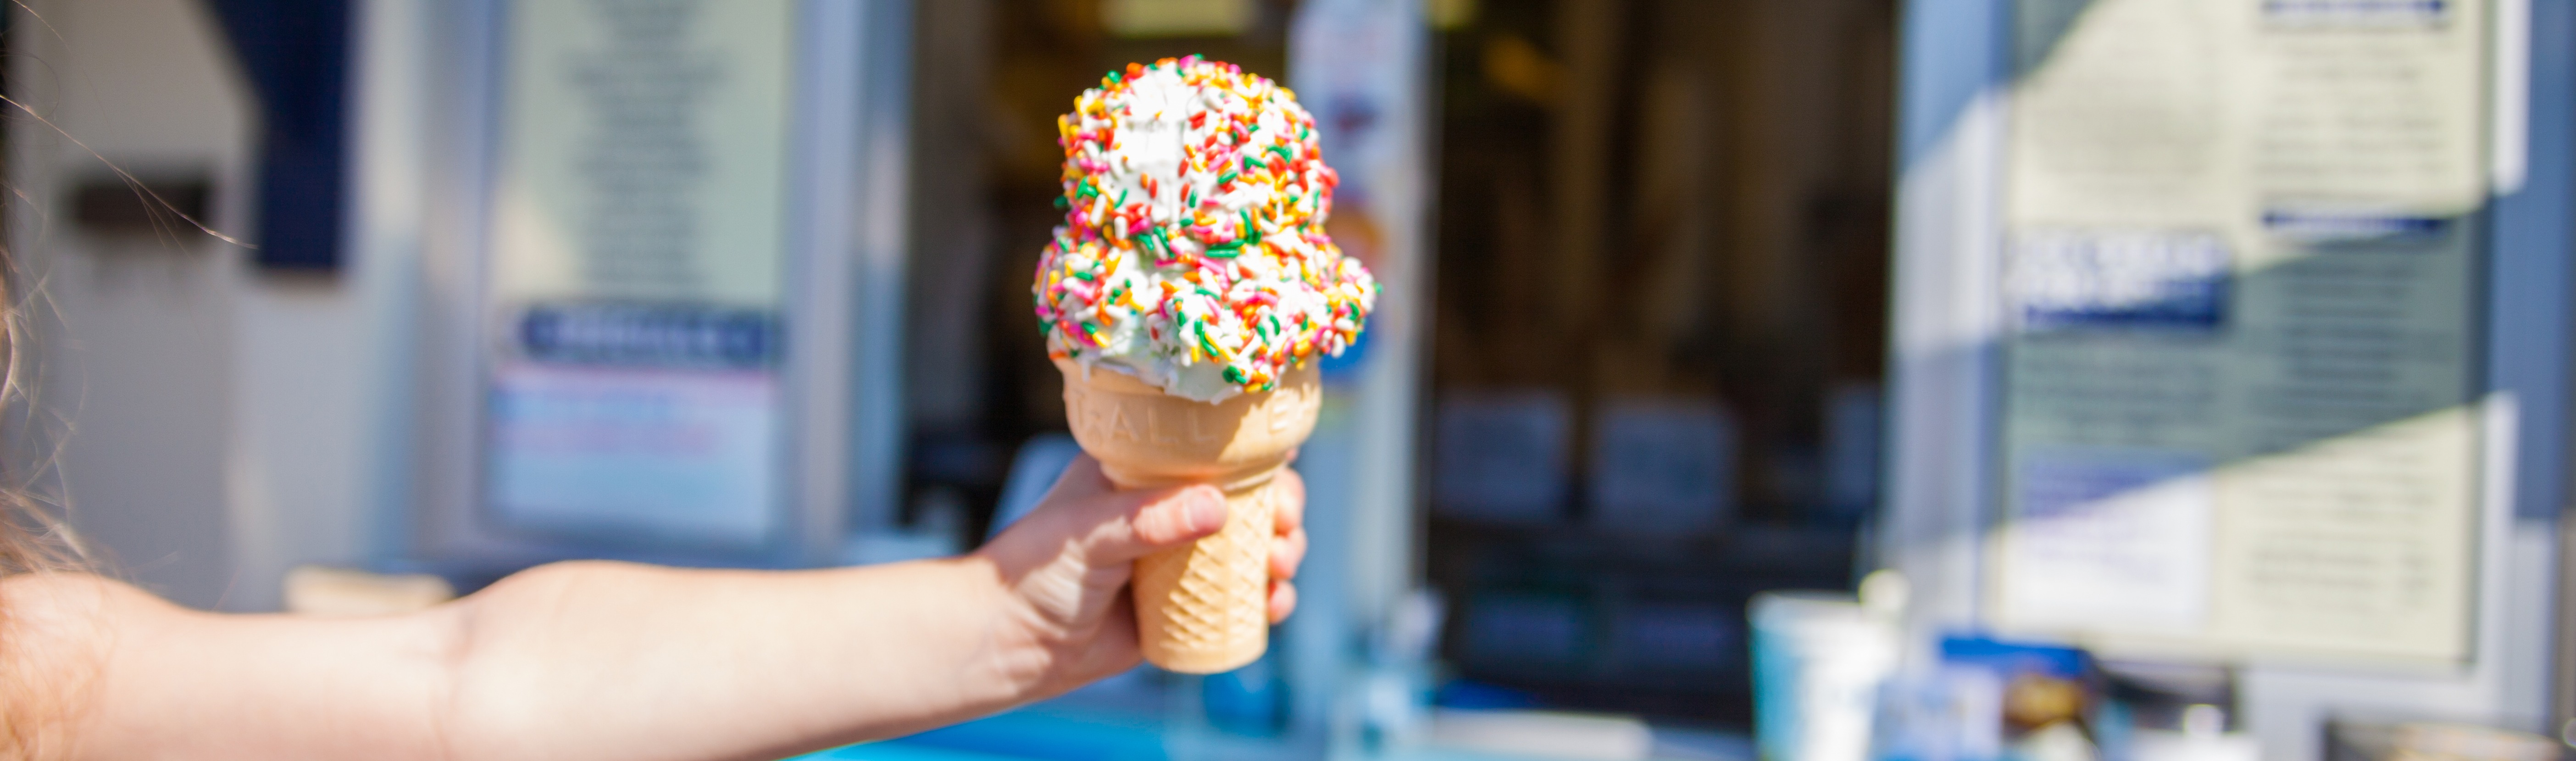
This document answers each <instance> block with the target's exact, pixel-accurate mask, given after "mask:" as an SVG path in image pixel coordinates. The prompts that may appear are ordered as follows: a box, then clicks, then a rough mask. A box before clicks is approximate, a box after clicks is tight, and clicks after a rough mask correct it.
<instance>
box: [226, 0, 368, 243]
mask: <svg viewBox="0 0 2576 761" xmlns="http://www.w3.org/2000/svg"><path fill="white" fill-rule="evenodd" d="M207 4H208V5H209V6H211V7H212V8H213V10H214V12H215V16H216V17H217V18H219V19H221V20H222V22H223V28H224V34H225V36H226V37H228V38H230V39H231V40H232V44H233V51H234V53H235V54H236V55H237V56H238V57H239V58H240V60H241V64H242V72H243V74H244V75H246V76H247V77H248V78H249V80H250V84H251V89H252V90H253V91H255V92H257V93H258V95H259V101H260V105H261V107H262V111H261V113H262V117H261V119H260V124H261V125H262V134H261V136H260V159H259V161H260V166H259V190H258V193H259V199H258V211H257V220H258V223H257V224H258V238H257V242H258V246H259V248H258V249H257V250H256V251H255V252H254V253H253V261H255V262H257V263H258V264H259V266H260V268H262V269H266V270H284V271H298V272H331V271H335V270H338V269H339V268H340V230H341V226H342V224H343V223H344V217H345V214H344V213H343V212H344V207H345V205H344V203H343V197H344V195H345V188H346V186H347V184H348V173H347V171H346V168H345V167H346V165H347V163H348V155H347V145H348V121H349V120H348V107H347V104H348V90H349V87H348V73H349V68H350V57H349V2H348V0H207Z"/></svg>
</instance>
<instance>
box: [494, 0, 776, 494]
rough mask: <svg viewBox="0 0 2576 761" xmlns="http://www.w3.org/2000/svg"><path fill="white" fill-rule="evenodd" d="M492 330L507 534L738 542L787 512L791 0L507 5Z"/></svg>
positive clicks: (497, 470) (585, 0)
mask: <svg viewBox="0 0 2576 761" xmlns="http://www.w3.org/2000/svg"><path fill="white" fill-rule="evenodd" d="M505 7H506V9H507V10H506V12H505V13H504V14H503V25H504V28H503V30H502V37H503V38H504V39H506V40H507V43H506V47H505V49H504V50H505V53H504V56H503V69H502V71H503V73H502V75H501V90H502V95H501V102H500V103H499V105H498V114H499V117H498V118H499V125H498V128H497V130H496V134H497V136H498V138H499V141H500V144H499V148H498V156H497V161H496V164H495V166H494V175H493V177H494V179H493V183H494V184H493V189H492V193H491V198H492V201H491V203H492V206H491V208H490V210H489V211H490V217H489V218H490V231H491V232H490V239H489V241H488V243H487V249H486V250H487V254H486V258H485V266H484V272H485V278H486V279H485V283H484V308H485V309H486V314H485V322H484V324H486V325H487V326H490V328H491V329H490V330H488V331H487V335H486V336H485V340H486V342H487V345H488V347H489V348H488V360H487V362H486V365H485V366H486V375H485V382H486V384H487V385H486V389H485V405H484V414H485V419H484V425H483V431H484V434H483V435H484V437H485V444H486V445H485V446H484V448H483V452H484V456H483V474H484V477H483V482H484V485H483V494H484V497H483V498H484V502H485V504H486V505H487V506H488V507H489V509H490V510H491V512H493V513H494V514H495V515H497V516H498V517H499V518H500V519H501V520H502V521H503V522H504V523H505V524H507V525H511V526H514V527H519V528H522V529H533V530H539V531H546V530H557V531H577V532H582V533H584V534H586V535H594V536H595V535H599V534H602V533H610V534H616V533H626V534H634V535H639V536H645V537H649V538H652V539H655V540H658V541H663V542H670V541H674V540H677V541H682V542H699V543H708V544H725V545H749V544H754V543H758V542H761V541H763V540H764V539H766V538H767V537H769V536H771V535H772V533H773V532H774V530H775V529H776V528H777V527H778V524H779V522H780V520H781V518H782V517H783V516H782V504H783V495H782V493H781V489H780V486H779V485H780V483H781V482H782V480H783V473H784V470H783V459H784V458H783V457H782V456H781V453H782V444H781V442H782V440H783V439H782V436H783V433H784V431H783V426H782V425H781V421H780V403H781V397H782V392H781V384H780V363H781V359H782V357H781V348H782V346H783V343H784V342H783V340H782V331H783V330H784V329H785V326H784V325H783V324H782V314H783V311H784V307H785V304H784V297H783V293H784V288H783V286H784V280H783V279H784V278H785V277H786V275H787V259H786V245H787V241H786V239H785V233H784V229H785V221H786V220H785V214H784V209H785V204H784V203H783V200H784V195H785V192H786V190H787V164H786V161H787V155H786V141H787V137H788V134H787V121H788V118H789V112H788V93H789V89H790V86H791V82H790V71H791V61H790V55H791V54H792V48H793V45H792V44H791V42H792V40H793V39H794V37H793V35H792V18H793V16H792V14H793V11H794V6H793V3H792V2H791V0H724V1H723V2H721V3H718V2H715V0H512V2H509V3H507V4H506V6H505Z"/></svg>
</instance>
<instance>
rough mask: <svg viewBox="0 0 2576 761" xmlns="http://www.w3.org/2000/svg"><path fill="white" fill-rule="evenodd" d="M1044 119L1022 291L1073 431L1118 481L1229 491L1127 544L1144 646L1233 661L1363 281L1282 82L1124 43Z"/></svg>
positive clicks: (1263, 631) (1308, 130) (1367, 289)
mask: <svg viewBox="0 0 2576 761" xmlns="http://www.w3.org/2000/svg"><path fill="white" fill-rule="evenodd" d="M1057 127H1058V130H1059V135H1060V139H1059V142H1060V143H1061V144H1062V145H1063V147H1064V155H1065V158H1064V197H1063V199H1062V201H1061V202H1060V203H1061V205H1062V206H1063V207H1064V208H1065V223H1064V225H1062V226H1060V227H1057V228H1056V230H1055V236H1054V240H1051V241H1049V242H1048V243H1047V246H1046V250H1045V252H1044V254H1043V255H1042V256H1041V257H1040V259H1039V262H1038V271H1037V280H1036V283H1035V284H1034V285H1033V286H1032V289H1031V290H1032V293H1033V295H1034V296H1035V298H1036V302H1037V317H1038V320H1039V323H1040V326H1041V327H1040V329H1041V330H1042V331H1044V332H1045V334H1046V338H1047V352H1048V354H1049V356H1051V357H1052V358H1054V360H1055V362H1056V365H1057V366H1058V367H1059V368H1060V369H1062V370H1063V371H1064V373H1065V406H1066V414H1067V416H1068V417H1069V418H1070V420H1069V422H1070V423H1071V425H1072V428H1073V432H1074V437H1075V439H1076V440H1078V441H1079V442H1081V444H1082V447H1083V449H1084V451H1086V452H1089V453H1090V454H1091V455H1092V456H1093V457H1095V458H1097V459H1099V460H1100V462H1101V469H1102V471H1103V472H1104V473H1106V474H1107V475H1108V476H1109V477H1110V479H1111V480H1112V481H1114V482H1116V483H1117V484H1118V485H1119V486H1120V487H1122V488H1151V487H1159V486H1168V485H1174V484H1185V483H1209V484H1215V485H1217V486H1219V487H1221V488H1223V489H1224V490H1225V492H1226V499H1227V504H1228V507H1229V508H1231V509H1230V512H1229V514H1228V519H1227V524H1226V527H1225V528H1224V529H1223V530H1222V531H1220V532H1219V533H1217V534H1216V535H1214V536H1210V537H1208V538H1206V539H1202V540H1200V541H1199V542H1197V543H1196V544H1194V545H1191V546H1187V547H1181V548H1176V549H1172V550H1167V551H1164V552H1162V553H1158V554H1156V555H1154V556H1150V557H1147V558H1145V559H1143V560H1140V561H1137V564H1136V569H1135V570H1136V573H1135V598H1136V610H1137V625H1138V634H1139V638H1140V641H1141V643H1142V644H1143V647H1144V650H1145V657H1146V659H1147V660H1149V661H1152V662H1153V663H1155V664H1156V665H1159V666H1162V667H1164V668H1168V669H1172V670H1175V671H1185V672H1194V673H1209V672H1215V671H1223V670H1227V669H1231V668H1235V667H1238V666H1241V665H1243V664H1245V663H1249V662H1250V661H1251V660H1253V659H1254V658H1257V657H1259V656H1260V654H1261V652H1262V650H1263V649H1265V648H1266V647H1267V639H1266V637H1267V623H1268V622H1267V608H1266V596H1267V594H1268V592H1267V587H1268V581H1269V580H1268V577H1267V573H1268V559H1269V547H1270V544H1269V542H1270V540H1271V534H1272V526H1273V523H1272V521H1273V517H1272V516H1274V515H1275V514H1276V511H1277V506H1278V501H1279V500H1280V499H1282V498H1283V497H1284V495H1283V494H1282V493H1281V490H1280V489H1278V488H1277V487H1276V486H1275V480H1274V478H1273V476H1275V475H1276V474H1277V473H1278V471H1279V469H1280V468H1282V467H1284V466H1285V465H1286V464H1287V459H1288V457H1289V456H1290V455H1291V454H1292V453H1293V452H1294V451H1295V450H1296V448H1297V446H1298V445H1299V444H1301V443H1303V442H1304V441H1305V439H1306V436H1307V435H1308V434H1309V433H1310V432H1311V431H1312V430H1313V428H1314V421H1315V413H1316V410H1317V408H1318V404H1319V402H1320V400H1321V396H1320V394H1321V390H1320V387H1319V385H1318V383H1317V380H1316V377H1317V370H1316V366H1317V364H1318V360H1319V358H1320V357H1323V356H1332V355H1339V354H1341V353H1342V351H1343V350H1345V349H1347V348H1349V347H1350V345H1351V344H1352V342H1354V341H1355V340H1357V339H1358V337H1359V333H1360V330H1361V328H1362V326H1363V325H1364V323H1365V322H1366V320H1367V318H1368V314H1369V310H1370V309H1372V308H1373V307H1374V306H1375V305H1376V301H1377V292H1378V287H1377V282H1376V281H1375V280H1374V279H1372V278H1371V277H1370V276H1369V273H1368V270H1367V269H1366V268H1364V267H1362V266H1361V265H1360V263H1359V262H1357V261H1355V260H1352V259H1350V258H1347V257H1344V256H1343V255H1342V253H1341V250H1340V249H1338V248H1336V247H1334V246H1333V242H1332V240H1331V239H1330V238H1328V237H1326V236H1325V234H1324V221H1325V218H1326V217H1327V216H1328V215H1329V214H1330V213H1331V211H1332V205H1333V188H1334V186H1335V185H1336V184H1337V183H1338V182H1339V177H1338V175H1336V174H1335V173H1334V172H1333V169H1332V168H1331V167H1328V166H1325V165H1324V161H1323V157H1322V154H1321V153H1320V152H1319V151H1318V149H1317V144H1316V135H1315V120H1314V117H1312V116H1310V115H1308V114H1307V113H1306V110H1305V109H1304V108H1302V107H1299V106H1298V105H1297V101H1296V97H1295V95H1294V94H1292V93H1290V92H1289V91H1288V90H1287V88H1283V87H1280V86H1278V85H1276V84H1274V83H1272V82H1271V81H1270V80H1268V79H1264V78H1262V77H1260V76H1257V75H1253V74H1249V73H1246V72H1244V71H1243V70H1241V69H1240V68H1237V67H1235V66H1233V65H1231V64H1225V63H1219V62H1215V61H1206V60H1201V59H1199V58H1198V57H1196V56H1192V57H1189V58H1179V59H1164V60H1161V61H1156V62H1154V63H1152V64H1129V65H1128V66H1127V68H1126V70H1124V71H1113V72H1110V73H1109V74H1108V75H1107V76H1105V77H1103V78H1102V80H1101V86H1100V87H1099V88H1097V89H1093V90H1087V91H1085V92H1083V94H1082V96H1081V97H1080V98H1078V99H1076V100H1075V102H1074V109H1073V112H1072V113H1069V114H1065V115H1064V116H1063V117H1062V118H1060V119H1058V120H1057Z"/></svg>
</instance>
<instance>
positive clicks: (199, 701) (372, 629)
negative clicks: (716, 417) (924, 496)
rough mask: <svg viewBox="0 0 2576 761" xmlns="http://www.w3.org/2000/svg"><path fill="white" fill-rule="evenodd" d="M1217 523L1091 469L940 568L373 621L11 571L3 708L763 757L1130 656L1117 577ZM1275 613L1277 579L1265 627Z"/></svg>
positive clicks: (902, 722)
mask: <svg viewBox="0 0 2576 761" xmlns="http://www.w3.org/2000/svg"><path fill="white" fill-rule="evenodd" d="M1288 478H1291V479H1294V476H1293V475H1290V476H1288ZM1301 493H1302V492H1301ZM1292 502H1297V503H1300V504H1302V499H1300V500H1292ZM1297 517H1298V516H1297V511H1294V510H1290V511H1284V514H1283V518H1282V520H1281V523H1280V526H1281V528H1280V531H1279V537H1280V540H1279V541H1278V542H1276V548H1275V549H1274V551H1273V556H1272V565H1273V573H1274V575H1275V576H1276V577H1278V578H1282V579H1285V578H1286V577H1287V576H1288V575H1289V574H1290V573H1292V572H1293V571H1294V569H1295V566H1296V563H1297V560H1298V559H1299V557H1300V556H1301V555H1302V554H1303V550H1304V534H1303V532H1302V529H1300V528H1299V527H1298V525H1297V523H1298V520H1297ZM1223 522H1224V502H1223V500H1222V499H1219V498H1217V497H1216V495H1215V494H1214V492H1213V490H1210V489H1207V488H1206V487H1193V488H1190V489H1184V490H1166V491H1157V492H1113V491H1111V490H1110V488H1109V487H1108V484H1107V482H1106V480H1105V479H1103V478H1101V477H1100V475H1099V472H1098V468H1097V466H1096V465H1095V464H1093V463H1092V462H1091V461H1089V460H1088V459H1087V458H1086V459H1084V460H1080V461H1077V462H1076V463H1075V464H1074V466H1073V467H1072V468H1071V469H1069V470H1068V471H1067V473H1066V475H1065V476H1064V477H1063V478H1062V479H1060V480H1059V481H1058V483H1057V485H1056V488H1055V490H1054V491H1053V492H1051V493H1050V494H1049V495H1048V497H1047V500H1046V503H1045V504H1044V505H1043V506H1042V507H1041V508H1040V509H1039V510H1037V511H1036V512H1034V513H1032V514H1031V515H1030V516H1029V517H1028V518H1027V519H1025V520H1023V521H1021V523H1020V524H1017V525H1014V526H1012V527H1011V528H1010V529H1009V530H1008V531H1006V532H1005V533H1004V534H1003V535H1002V536H1001V537H999V538H997V539H995V540H994V541H993V542H992V543H991V544H990V545H988V546H986V547H984V548H983V549H981V550H979V551H977V552H975V553H974V554H971V555H967V556H963V557H958V558H950V559H944V560H933V561H921V562H913V563H899V564H891V565H884V566H870V567H862V568H845V569H832V570H818V571H793V572H771V571H730V570H683V569H672V568H659V567H652V566H642V565H631V564H623V563H599V562H583V563H564V564H556V565H550V566H543V567H540V568H537V569H532V570H530V571H527V572H524V573H521V574H519V575H516V576H512V577H510V578H508V579H504V580H502V581H501V582H499V583H496V584H494V585H492V586H491V587H490V588H487V589H485V590H483V591H481V592H478V593H476V594H474V595H471V596H468V597H466V598H464V599H461V600H458V601H457V602H455V603H451V604H448V605H444V606H440V607H438V608H434V609H431V610H428V611H424V612H421V613H416V614H410V615H404V616H391V617H383V618H368V619H310V618H297V617H289V616H236V615H222V614H212V613H202V612H195V611H188V610H184V609H180V608H177V607H175V606H171V605H168V604H167V603H164V602H161V601H159V600H157V599H154V598H152V597H150V596H149V595H146V594H143V593H141V592H139V591H135V590H133V589H132V588H130V587H124V586H122V585H118V584H114V583H111V582H105V581H99V580H96V579H94V578H91V577H80V576H55V577H21V578H17V579H13V580H11V581H10V582H9V583H8V585H7V586H6V587H0V589H5V592H6V599H5V600H0V604H5V606H6V608H5V610H6V611H7V612H8V613H9V614H10V621H9V624H10V626H11V627H12V628H11V629H10V630H9V631H8V633H9V634H12V635H18V636H11V637H8V639H7V640H0V642H9V641H14V642H13V643H12V644H10V647H12V648H13V649H14V650H15V652H13V653H11V655H12V656H13V657H15V658H16V659H17V661H18V662H20V663H21V664H25V665H27V667H28V669H29V673H27V674H26V676H29V677H32V678H30V679H12V680H11V681H13V682H17V683H19V684H20V685H25V686H24V687H8V686H5V685H0V699H6V700H9V701H11V702H12V703H13V704H18V705H26V704H43V703H47V702H51V703H57V704H59V705H61V706H63V707H64V709H65V711H64V712H63V713H62V716H61V719H62V720H61V722H60V725H61V727H62V728H63V730H64V731H63V732H61V733H59V735H60V736H59V737H57V738H55V741H53V742H45V743H40V746H41V747H40V749H39V750H38V752H36V753H34V754H32V755H34V756H35V757H37V758H47V759H90V758H98V759H108V758H114V759H145V758H181V757H184V758H340V757H348V758H360V757H363V758H421V759H448V758H474V759H517V758H575V757H579V758H629V759H761V758H778V757H782V756H787V755H792V754H794V753H798V752H803V751H809V750H814V749H819V748H825V747H831V746H833V745H838V744H844V743H850V742H858V741H863V740H869V739H876V738H883V737H892V736H897V735H901V734H906V733H910V732H914V731H919V730H922V729H927V728H930V727H935V726H939V725H942V724H947V723H952V722H956V721H960V720H963V719H967V718H971V717H974V716H978V715H982V714H986V713H990V712H993V711H997V710H1000V709H1003V708H1006V707H1009V706H1012V705H1016V704H1018V703H1022V702H1026V701H1029V700H1034V699H1039V698H1044V697H1048V696H1052V695H1055V694H1058V693H1061V692H1063V691H1065V690H1068V689H1071V688H1073V687H1075V686H1078V685H1080V684H1083V683H1086V682H1089V681H1091V680H1094V679H1098V678H1100V677H1102V676H1107V675H1109V674H1114V673H1117V672H1119V671H1122V670H1125V669H1127V668H1129V667H1132V666H1134V665H1135V664H1136V662H1137V660H1138V656H1137V652H1136V642H1135V631H1134V626H1135V623H1134V616H1133V614H1132V610H1131V609H1130V608H1129V603H1128V602H1127V599H1126V595H1125V594H1124V593H1123V589H1124V586H1125V584H1126V581H1127V572H1128V564H1129V562H1130V561H1132V560H1133V559H1135V558H1136V557H1139V556H1142V555H1143V554H1145V553H1146V552H1149V551H1151V550H1153V549H1156V548H1160V547H1166V546H1172V545H1175V544H1179V543H1182V542H1187V541H1190V540H1192V539H1196V538H1198V537H1200V536H1204V535H1206V534H1209V533H1212V532H1214V531H1215V530H1216V529H1217V528H1218V527H1220V526H1221V525H1222V524H1223ZM1293 602H1294V592H1293V590H1292V589H1290V588H1288V587H1287V586H1286V585H1285V584H1284V583H1282V584H1280V585H1279V586H1278V588H1277V589H1275V590H1274V591H1273V597H1272V601H1271V603H1272V604H1271V614H1272V617H1273V618H1274V619H1276V618H1278V617H1281V616H1284V615H1285V614H1286V612H1287V609H1288V608H1289V607H1290V606H1292V605H1293ZM11 676H16V674H12V675H11ZM21 693H44V694H42V695H38V694H21ZM22 726H24V725H22Z"/></svg>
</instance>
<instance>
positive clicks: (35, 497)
mask: <svg viewBox="0 0 2576 761" xmlns="http://www.w3.org/2000/svg"><path fill="white" fill-rule="evenodd" d="M14 264H15V261H14V257H10V256H8V255H7V253H6V251H5V250H0V294H7V295H8V296H9V298H8V300H7V301H5V302H0V363H6V364H5V365H0V431H7V432H9V433H10V434H13V435H11V436H9V437H8V438H9V439H11V440H10V441H7V442H5V443H6V444H10V445H14V444H18V443H20V442H22V441H25V440H29V439H34V438H37V437H33V436H26V435H23V434H26V433H28V432H29V429H30V428H31V427H32V426H34V425H35V424H36V423H37V421H39V420H41V419H42V418H41V416H39V415H36V414H33V413H34V411H35V410H34V409H33V405H31V404H28V399H27V383H26V379H27V373H26V370H27V369H28V368H30V367H31V364H30V363H29V362H26V361H25V359H26V357H25V356H24V354H23V352H24V350H25V347H26V345H27V343H26V341H24V340H23V338H24V336H25V332H24V331H23V329H22V327H23V323H22V322H21V320H20V317H21V316H22V315H23V314H25V313H26V310H25V309H23V308H21V307H23V306H24V304H23V303H21V302H20V301H19V298H20V297H21V294H18V293H17V292H16V290H17V289H16V288H14V287H13V286H15V285H16V284H17V283H18V280H19V279H18V277H17V269H16V267H15V266H14ZM28 455H33V456H28ZM51 462H53V458H52V457H51V456H50V455H46V454H38V453H33V452H27V451H25V450H23V449H21V448H20V447H18V446H8V445H0V759H32V758H38V757H42V756H46V755H51V754H49V753H48V751H49V750H59V748H58V747H57V746H59V745H60V743H61V741H63V740H66V739H68V738H66V737H64V736H63V735H62V734H61V732H62V731H63V730H64V729H65V727H64V723H63V719H64V716H63V713H64V711H66V710H67V709H68V708H69V707H70V705H69V704H70V702H71V698H72V696H73V694H74V693H75V692H78V691H79V685H78V684H74V683H79V682H85V680H83V679H78V678H75V679H71V680H69V681H68V682H66V681H64V680H63V679H62V678H61V677H63V676H66V675H67V674H66V673H65V672H64V671H63V669H62V668H61V667H62V666H63V664H51V665H50V667H48V664H44V663H42V662H40V661H41V660H42V657H41V656H37V655H34V654H30V653H28V652H25V650H24V649H23V645H22V644H21V643H22V642H23V641H24V640H25V637H22V636H20V635H21V632H20V631H19V630H18V626H19V624H20V623H21V622H20V621H19V620H18V617H17V616H15V615H13V613H15V611H12V610H11V609H10V605H9V603H10V597H11V596H12V594H14V592H13V590H11V589H9V585H7V584H6V582H7V581H8V580H9V579H10V578H11V577H17V576H20V575H22V574H55V573H73V572H80V571H85V570H88V569H89V568H90V567H91V566H90V564H89V553H88V552H87V551H86V550H85V549H84V548H83V547H82V545H81V542H80V540H79V538H78V537H77V536H76V535H75V534H73V533H72V530H71V527H70V526H69V524H67V523H65V522H64V520H63V514H62V511H61V510H60V502H59V501H58V500H54V499H49V498H47V497H46V496H44V495H46V494H47V493H48V492H49V491H51V490H48V489H45V488H43V486H42V484H43V483H44V482H45V481H46V480H47V478H46V474H47V473H48V472H49V471H50V467H49V464H50V463H51ZM72 673H77V672H72Z"/></svg>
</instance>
